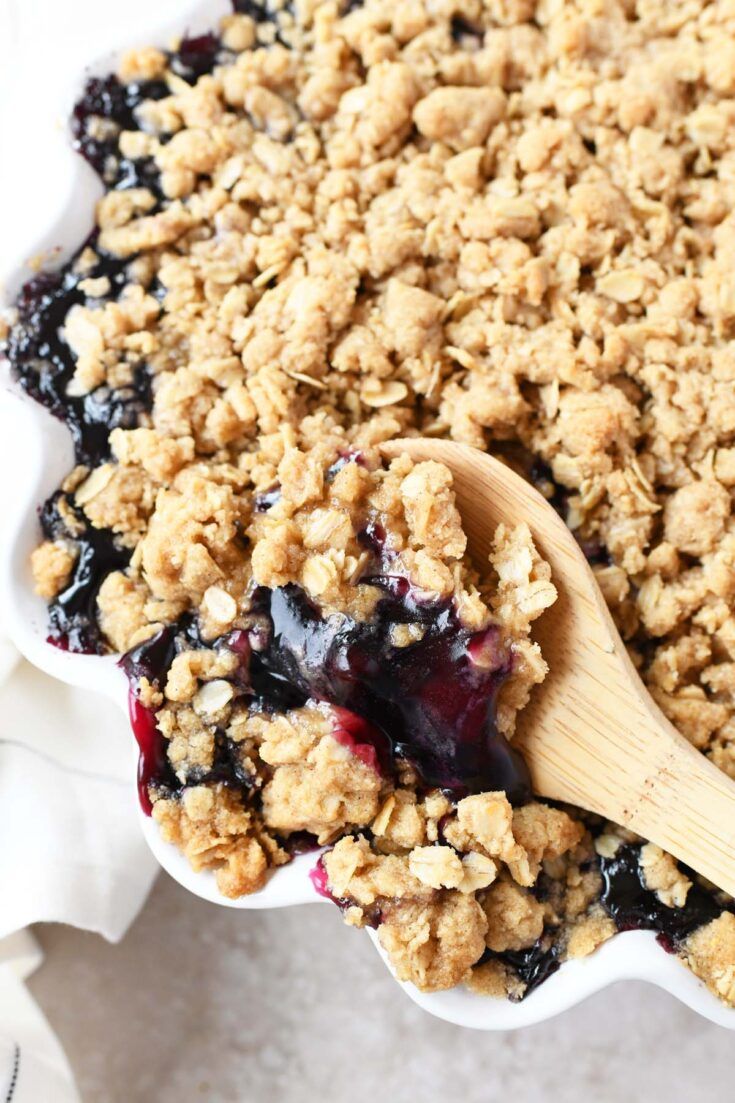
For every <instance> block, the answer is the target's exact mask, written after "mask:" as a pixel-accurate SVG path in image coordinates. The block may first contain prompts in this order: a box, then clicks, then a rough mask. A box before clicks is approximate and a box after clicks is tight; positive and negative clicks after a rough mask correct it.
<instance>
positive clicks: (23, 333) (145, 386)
mask: <svg viewBox="0 0 735 1103" xmlns="http://www.w3.org/2000/svg"><path fill="white" fill-rule="evenodd" d="M90 244H93V243H90ZM78 268H79V264H78V258H77V257H75V258H73V259H72V260H71V261H70V262H69V263H68V264H67V265H65V266H64V267H63V268H61V269H60V270H59V271H58V272H50V273H46V274H44V275H42V276H37V277H36V278H35V279H33V280H30V281H29V282H28V283H27V284H26V285H25V286H24V287H23V289H22V291H21V293H20V296H19V298H18V302H17V307H18V322H17V324H16V325H15V326H14V327H13V329H12V330H11V333H10V338H9V341H8V359H9V361H10V363H11V365H12V368H13V373H14V375H15V377H16V378H17V379H18V381H19V383H20V385H21V386H22V387H23V389H24V390H25V391H26V392H27V393H28V394H29V395H30V396H31V397H32V398H34V399H35V400H36V401H37V402H40V403H41V405H43V406H45V407H46V408H47V409H48V410H49V411H50V413H52V414H53V415H54V417H57V418H59V419H60V420H61V421H63V422H65V423H66V425H67V426H68V428H69V431H70V433H71V436H72V439H73V441H74V451H75V454H76V459H77V462H79V463H85V464H89V465H90V466H95V465H96V464H98V463H99V462H100V461H101V460H104V459H106V458H107V457H108V456H109V454H110V444H109V439H108V438H109V434H110V431H111V430H112V429H115V428H118V427H119V428H123V429H133V428H135V427H136V426H137V425H138V424H139V422H140V417H141V414H143V413H144V412H145V411H147V410H148V409H149V408H150V405H151V381H150V375H149V373H148V371H147V370H146V369H145V367H139V368H137V369H136V371H135V372H134V375H133V381H132V383H131V384H130V385H129V386H126V387H121V388H118V389H116V390H113V389H112V388H110V387H108V386H106V385H103V386H101V387H97V388H96V390H94V391H92V392H90V393H89V394H87V395H82V396H77V397H74V396H71V395H69V394H68V386H69V382H70V380H71V378H72V376H73V374H74V369H75V363H74V356H73V353H72V351H71V349H70V348H69V346H68V345H67V344H66V342H65V341H64V340H63V338H62V337H61V329H62V327H63V325H64V320H65V318H66V316H67V314H68V312H69V310H70V309H71V308H72V306H74V305H76V304H78V303H81V304H84V303H85V302H87V297H86V295H85V294H84V292H83V291H82V290H81V289H80V287H79V284H80V282H81V281H82V280H83V279H84V278H92V279H97V278H99V277H102V276H105V277H107V279H108V280H109V281H110V292H109V294H108V296H107V299H108V301H111V300H114V299H115V298H116V296H117V295H118V294H119V293H120V291H121V290H122V288H123V286H124V285H125V282H126V276H125V263H124V262H123V261H119V260H113V259H112V258H110V257H103V258H101V259H100V260H99V261H98V262H97V263H96V264H95V265H94V266H93V267H92V268H91V269H89V270H87V271H86V272H84V273H82V272H80V271H79V270H78Z"/></svg>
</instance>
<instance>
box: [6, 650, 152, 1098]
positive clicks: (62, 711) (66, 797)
mask: <svg viewBox="0 0 735 1103" xmlns="http://www.w3.org/2000/svg"><path fill="white" fill-rule="evenodd" d="M131 738H132V736H131V734H130V731H129V729H128V727H127V722H126V719H125V717H124V715H123V713H122V712H121V711H120V710H118V709H117V708H116V707H115V706H114V705H112V704H111V703H109V702H108V701H106V700H104V699H103V698H101V697H98V696H96V695H92V694H88V693H86V692H84V691H82V690H78V689H71V688H70V687H68V686H64V685H61V684H60V683H58V682H56V681H54V680H53V679H51V678H48V677H47V676H46V675H44V674H41V673H40V672H39V671H37V670H35V669H34V668H33V667H31V666H30V665H29V664H28V663H26V662H25V661H24V660H22V659H21V658H20V656H19V655H18V654H17V652H15V650H14V648H13V647H12V645H11V644H10V643H9V642H8V641H7V640H6V639H4V638H2V637H1V636H0V1103H10V1101H11V1100H12V1103H45V1101H46V1100H48V1101H49V1103H67V1101H69V1103H75V1101H77V1100H78V1095H77V1092H76V1089H75V1087H74V1084H73V1079H72V1077H71V1073H70V1071H69V1067H68V1064H67V1062H66V1058H65V1057H64V1054H63V1052H62V1050H61V1047H60V1045H59V1043H58V1041H57V1040H56V1039H55V1037H54V1035H53V1032H52V1031H51V1030H50V1028H49V1026H48V1024H47V1023H46V1021H45V1019H44V1018H43V1015H42V1014H41V1012H40V1011H39V1009H38V1008H37V1006H36V1005H35V1004H34V1002H33V1000H32V998H31V996H30V994H29V992H28V990H27V989H26V987H25V985H24V983H23V980H24V979H25V977H27V976H28V975H29V973H30V972H31V971H32V969H33V968H35V967H36V966H37V965H38V964H39V963H40V960H41V955H40V951H39V950H38V947H37V946H36V945H35V944H34V942H33V940H32V939H31V937H30V936H29V935H28V933H27V932H25V931H24V930H23V928H26V927H27V926H28V925H29V924H31V923H36V922H59V923H70V924H73V925H74V926H76V927H82V928H84V929H85V930H89V931H97V932H99V933H100V934H102V935H104V937H105V938H107V939H109V940H110V941H113V942H116V941H117V940H118V939H120V938H121V937H122V935H123V934H124V933H125V931H126V930H127V928H128V926H129V925H130V923H131V922H132V921H133V919H134V918H135V916H136V915H137V913H138V911H139V909H140V907H141V906H142V904H143V901H144V900H145V897H146V895H147V893H148V890H149V889H150V887H151V884H152V882H153V879H154V877H155V874H156V871H157V868H158V867H157V864H156V862H155V860H154V859H153V857H152V855H151V853H150V851H149V850H148V847H147V845H146V843H145V842H144V840H143V837H142V835H141V832H140V827H139V823H138V816H137V808H136V801H137V797H136V792H135V785H134V778H133V757H132V753H131V748H130V740H131ZM18 932H21V933H18Z"/></svg>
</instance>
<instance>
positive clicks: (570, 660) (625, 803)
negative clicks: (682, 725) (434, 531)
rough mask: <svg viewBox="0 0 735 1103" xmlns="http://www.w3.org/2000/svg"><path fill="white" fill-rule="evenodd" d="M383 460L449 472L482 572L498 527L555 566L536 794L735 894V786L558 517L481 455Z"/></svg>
mask: <svg viewBox="0 0 735 1103" xmlns="http://www.w3.org/2000/svg"><path fill="white" fill-rule="evenodd" d="M383 452H384V453H385V455H386V456H388V457H394V456H397V455H400V454H401V453H407V454H408V455H410V456H411V457H412V459H414V460H416V461H421V460H437V461H438V462H440V463H444V464H446V466H447V467H448V468H450V470H451V471H452V474H453V476H454V489H455V492H456V495H457V505H458V507H459V510H460V513H461V514H462V520H463V523H464V528H465V532H466V533H467V538H468V546H469V548H468V550H469V553H470V555H471V557H472V559H473V560H474V561H475V563H476V564H478V565H482V564H485V563H487V559H488V555H489V553H490V550H491V548H492V542H493V536H494V532H495V528H496V526H497V525H498V523H499V522H501V521H502V522H504V523H505V524H506V525H517V524H518V523H519V522H521V521H525V522H526V523H527V524H528V526H529V528H530V529H531V533H532V534H533V538H534V541H535V543H536V546H537V548H538V550H539V552H540V554H541V555H542V556H543V557H544V559H546V560H547V561H548V562H549V563H550V564H551V570H552V579H553V581H554V584H555V585H556V587H557V589H558V591H559V598H558V600H557V601H556V603H555V604H554V605H553V606H552V607H551V608H550V609H548V610H547V611H546V612H545V613H544V614H543V616H542V617H540V618H539V620H538V621H537V622H536V623H535V625H534V638H535V639H536V640H537V641H538V642H539V643H540V645H541V649H542V651H543V654H544V658H545V659H546V661H547V662H548V664H549V668H550V671H549V675H548V677H547V678H546V680H545V681H544V683H543V684H542V685H541V686H540V687H537V688H536V689H535V690H534V692H533V694H532V697H531V701H530V703H529V704H528V705H527V706H526V708H524V709H523V710H522V711H521V712H520V714H519V717H518V727H517V733H516V736H515V738H514V745H516V746H519V747H520V749H521V751H522V752H523V754H524V757H525V758H526V761H527V762H528V766H529V768H530V771H531V779H532V783H533V788H534V791H535V792H536V793H537V794H538V795H539V796H542V797H548V798H551V799H554V800H561V801H568V802H569V803H571V804H576V805H578V806H579V807H580V808H585V809H587V810H588V811H590V812H597V813H599V814H600V815H601V816H604V817H605V818H606V819H610V820H613V821H614V822H615V823H618V824H621V825H622V826H623V827H627V828H630V830H632V831H634V832H636V834H639V835H642V836H643V837H644V838H646V839H649V840H650V841H651V842H654V843H657V844H658V845H659V846H661V847H663V848H664V850H667V851H668V852H669V853H670V854H673V855H674V857H676V858H678V859H680V860H681V861H683V862H685V863H686V864H687V865H689V866H691V867H692V869H694V870H696V871H697V872H698V873H701V874H703V875H704V876H705V877H707V878H708V879H709V880H710V881H712V882H713V883H714V884H715V885H717V886H718V887H719V888H722V889H724V890H725V891H726V892H728V893H730V894H731V895H735V782H733V781H731V780H730V779H729V778H728V777H727V776H726V775H725V774H724V773H723V772H722V771H721V770H718V769H717V767H716V766H714V765H713V764H712V763H711V762H710V761H709V760H708V759H706V758H705V757H704V755H702V754H701V753H700V752H699V751H697V750H695V748H694V747H693V746H692V745H691V744H690V743H689V742H688V741H687V740H686V739H685V738H684V737H683V736H682V735H681V734H680V733H679V732H678V731H677V730H676V728H674V727H673V725H672V724H671V723H669V721H668V720H667V719H666V717H665V716H664V714H663V713H662V712H661V710H660V709H659V708H658V706H657V705H656V703H655V702H654V701H653V699H652V698H651V696H650V694H649V693H648V691H647V690H646V688H645V686H644V685H643V682H642V681H641V679H640V677H639V676H638V673H637V672H636V670H635V667H634V666H633V664H632V662H631V660H630V657H629V655H628V653H627V651H626V648H625V645H624V643H623V641H622V640H621V638H620V636H619V634H618V631H617V629H616V627H615V625H614V623H613V620H612V617H611V616H610V613H609V611H608V608H607V605H606V604H605V600H604V598H603V596H602V594H601V592H600V589H599V586H598V585H597V581H596V579H595V576H594V574H593V572H592V570H591V569H590V566H589V564H588V563H587V560H586V559H585V557H584V554H583V553H582V550H581V549H580V547H579V545H578V543H577V541H576V540H575V539H574V536H573V535H572V533H571V532H570V531H569V529H568V528H567V526H566V525H565V524H564V522H563V521H562V519H561V518H560V517H559V515H558V514H557V513H556V511H555V510H554V509H553V508H552V507H551V506H550V505H549V503H548V502H547V501H546V500H545V499H544V498H543V497H542V496H541V494H539V493H538V491H537V490H536V489H535V488H534V487H533V486H531V485H530V484H529V483H527V482H526V481H525V480H524V479H522V478H521V477H520V476H519V475H516V474H515V472H514V471H512V470H511V469H510V468H509V467H506V466H505V464H502V463H500V462H499V461H498V460H495V459H493V458H492V456H488V455H486V454H485V453H483V452H480V451H479V450H478V449H476V448H471V447H469V446H467V445H464V444H455V443H452V442H451V441H440V440H430V439H427V438H416V439H406V440H399V441H391V442H390V443H389V444H386V445H384V446H383Z"/></svg>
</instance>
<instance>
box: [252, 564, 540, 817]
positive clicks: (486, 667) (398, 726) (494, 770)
mask: <svg viewBox="0 0 735 1103" xmlns="http://www.w3.org/2000/svg"><path fill="white" fill-rule="evenodd" d="M369 581H370V582H371V583H372V584H373V585H376V586H380V587H381V588H382V589H383V590H384V591H385V597H384V598H383V599H382V600H381V601H380V602H379V603H378V605H377V608H376V610H375V613H374V615H373V617H372V618H371V619H370V620H368V621H365V622H356V621H354V620H352V619H351V618H349V617H346V616H343V615H341V614H334V615H332V616H330V617H327V618H324V617H323V616H322V615H321V613H320V611H319V609H318V608H317V607H316V606H315V605H314V604H313V603H312V602H310V601H309V599H308V598H307V597H306V595H305V594H304V592H303V591H302V590H300V589H299V588H298V587H296V586H285V587H282V588H279V589H276V590H261V591H259V592H258V594H257V595H256V601H257V603H258V606H259V609H260V611H261V612H262V613H263V614H264V615H265V616H266V617H267V619H268V622H269V625H270V638H269V639H268V642H267V646H265V647H264V648H263V649H262V650H260V651H257V652H254V653H253V656H252V661H251V677H252V684H253V685H254V686H256V687H257V685H258V684H259V682H261V681H262V680H263V679H264V678H265V679H266V683H267V682H271V683H273V682H275V683H276V685H279V686H283V685H286V686H288V687H290V689H291V690H296V691H298V692H299V693H300V694H301V695H302V696H303V698H304V699H306V698H315V699H316V700H319V701H327V702H329V703H330V704H333V705H339V706H341V707H343V708H345V709H348V710H349V711H350V713H353V714H355V715H357V716H358V717H361V718H362V719H363V720H364V721H366V722H367V724H369V725H370V727H371V729H372V731H373V732H377V733H380V734H381V736H382V740H383V742H384V747H383V748H382V749H381V750H376V754H377V755H382V756H383V759H384V760H385V758H386V757H387V758H389V759H390V760H391V761H392V759H393V758H394V757H395V756H400V757H402V758H404V759H407V760H408V761H409V762H410V763H411V764H412V765H413V766H414V767H415V768H416V770H417V771H418V773H419V775H420V776H421V778H422V779H423V781H424V782H425V784H426V785H427V786H438V787H440V788H442V789H447V790H450V791H451V792H453V793H455V794H457V795H464V794H466V793H476V792H483V791H485V790H489V789H504V790H505V791H506V792H507V794H508V798H509V799H510V800H511V801H513V802H514V803H522V802H523V801H525V800H528V798H529V796H530V786H529V779H528V773H527V770H526V766H525V764H524V762H523V759H522V758H521V756H520V755H519V754H518V753H517V752H516V751H514V750H513V749H512V748H511V747H510V746H509V744H508V743H507V741H506V740H505V739H504V738H503V737H502V736H501V735H500V734H499V732H498V730H497V727H496V724H495V702H496V698H497V694H498V691H499V690H500V688H501V686H502V685H503V684H504V682H505V681H506V679H507V678H508V676H509V674H510V672H511V657H510V655H509V653H508V651H507V649H506V648H505V647H504V646H503V645H502V643H501V640H500V638H499V633H498V631H497V630H496V629H495V628H490V629H488V630H486V631H485V632H481V633H474V634H473V633H471V632H469V631H468V630H467V629H465V628H463V627H462V625H461V624H460V622H459V618H458V616H457V613H456V610H455V609H454V606H453V605H452V603H451V602H449V601H443V600H430V599H427V598H425V597H423V596H422V595H420V594H419V593H418V592H417V591H415V590H414V589H413V588H412V587H411V586H410V584H409V582H408V580H407V579H405V578H402V577H398V576H376V577H373V578H371V579H370V580H369ZM407 623H411V624H420V625H421V628H422V630H423V636H422V638H421V639H419V640H417V641H416V642H415V643H411V644H409V645H408V646H407V647H397V646H395V645H394V644H393V643H392V642H391V637H392V631H393V630H394V629H395V628H396V627H399V626H401V625H404V624H407ZM366 741H367V742H370V741H371V738H370V736H369V735H368V736H366Z"/></svg>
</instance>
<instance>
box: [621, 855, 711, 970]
mask: <svg viewBox="0 0 735 1103" xmlns="http://www.w3.org/2000/svg"><path fill="white" fill-rule="evenodd" d="M640 852H641V847H640V845H637V844H629V845H626V846H621V847H619V848H618V850H617V851H616V853H615V856H614V857H613V858H601V859H600V869H601V872H602V878H603V883H604V887H603V890H602V897H601V901H602V905H603V907H604V908H605V910H606V911H607V913H608V914H609V915H610V916H611V918H612V919H613V920H614V922H615V926H616V927H617V928H618V930H619V931H656V932H657V934H658V939H659V942H660V943H661V944H662V945H663V946H664V948H665V949H668V950H675V949H677V948H678V947H679V946H680V945H681V943H682V942H684V940H685V939H687V938H688V937H689V935H690V934H691V933H692V932H693V931H695V930H696V929H697V928H698V927H702V926H703V925H704V924H705V923H709V922H711V920H713V919H716V918H717V916H718V915H719V914H720V913H721V912H722V910H723V909H722V906H721V905H719V904H718V903H717V901H716V900H715V898H714V896H713V895H712V894H711V893H710V892H707V891H706V890H705V889H703V888H702V887H701V886H700V885H698V884H696V882H695V883H693V884H692V887H691V888H690V889H689V892H688V893H687V898H686V903H685V904H684V906H683V907H680V908H669V907H667V906H666V905H665V904H662V903H661V901H660V900H659V898H658V896H657V895H656V893H655V892H652V891H651V890H650V889H648V888H646V885H645V881H644V880H643V871H642V869H641V866H640V862H639V858H640Z"/></svg>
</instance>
